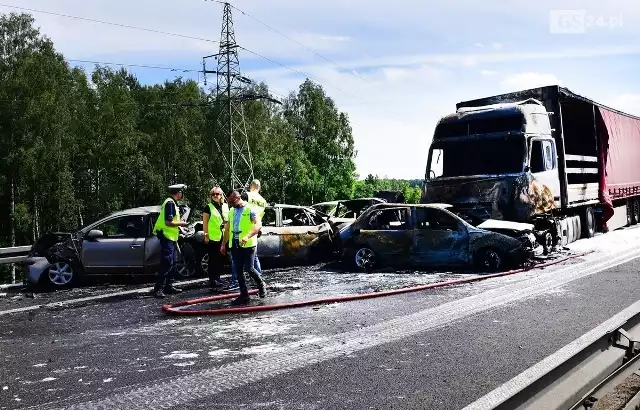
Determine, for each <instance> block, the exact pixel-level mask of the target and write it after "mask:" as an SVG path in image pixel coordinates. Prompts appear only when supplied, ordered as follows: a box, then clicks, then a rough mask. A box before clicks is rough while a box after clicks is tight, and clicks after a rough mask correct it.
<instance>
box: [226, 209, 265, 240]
mask: <svg viewBox="0 0 640 410" xmlns="http://www.w3.org/2000/svg"><path fill="white" fill-rule="evenodd" d="M251 211H252V209H251V207H250V206H245V207H244V209H243V210H242V214H241V215H240V223H239V224H238V225H239V226H238V228H239V229H240V233H239V234H238V239H242V238H244V237H245V236H247V235H249V232H251V229H253V222H252V221H251ZM254 212H255V211H254ZM235 216H236V213H235V209H234V210H231V211H230V212H229V248H231V247H233V237H234V236H235V235H234V232H233V229H234V222H233V220H234V219H235ZM253 246H258V237H257V236H255V235H254V236H252V237H251V238H249V240H248V241H247V243H245V244H244V246H243V248H251V247H253Z"/></svg>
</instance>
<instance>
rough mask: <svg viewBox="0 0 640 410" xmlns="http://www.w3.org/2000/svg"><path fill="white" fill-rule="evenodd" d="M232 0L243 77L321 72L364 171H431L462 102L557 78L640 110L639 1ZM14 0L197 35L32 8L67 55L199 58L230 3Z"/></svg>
mask: <svg viewBox="0 0 640 410" xmlns="http://www.w3.org/2000/svg"><path fill="white" fill-rule="evenodd" d="M230 3H231V4H232V5H233V6H235V7H236V8H237V9H233V11H232V12H233V19H234V29H235V36H236V41H237V43H238V44H239V45H240V46H242V47H244V48H246V49H248V50H251V51H252V52H254V53H257V54H259V55H260V56H262V57H259V56H257V55H255V54H252V53H249V52H247V51H244V50H240V51H239V58H240V69H241V71H242V73H243V75H246V76H248V77H250V78H252V79H254V80H255V81H258V82H260V81H263V82H265V83H266V84H268V85H269V87H270V89H271V90H272V91H273V92H274V93H275V94H276V97H278V95H287V94H288V93H289V92H290V91H295V90H296V89H297V87H298V86H299V85H300V84H301V83H302V81H304V78H305V76H306V77H309V78H311V79H312V80H314V81H316V82H318V83H320V84H321V85H322V86H323V88H324V90H325V92H326V93H327V95H328V96H329V97H331V98H332V99H333V100H334V101H335V102H336V104H337V106H338V108H339V109H340V110H341V111H343V112H345V113H347V114H348V116H349V119H350V122H351V125H352V128H353V135H354V139H355V144H356V150H357V157H356V160H355V161H356V166H357V171H358V173H359V174H360V176H361V177H362V178H364V177H365V176H366V175H368V174H374V175H378V176H379V177H388V178H406V179H414V178H423V177H424V173H425V167H426V162H427V155H428V150H429V144H430V142H431V138H432V135H433V130H434V127H435V125H436V123H437V121H438V119H439V118H440V117H442V116H444V115H446V114H449V113H452V112H454V111H455V104H456V103H457V102H460V101H465V100H471V99H475V98H480V97H485V96H490V95H495V94H501V93H505V92H510V91H517V90H520V89H526V88H531V87H537V86H544V85H556V84H557V85H561V86H564V87H567V88H569V89H570V90H572V91H574V92H576V93H578V94H581V95H583V96H586V97H589V98H591V99H594V100H596V101H598V102H600V103H603V104H605V105H609V106H611V107H613V108H616V109H619V110H622V111H625V112H629V113H634V114H637V115H640V79H639V78H640V76H638V73H639V72H640V4H638V3H637V2H635V1H633V0H626V1H623V0H608V1H606V2H602V1H597V0H574V1H569V0H537V1H525V0H485V1H477V0H449V1H448V2H446V4H445V2H436V1H433V2H432V1H426V0H394V1H381V0H340V1H338V0H322V1H313V0H235V1H230ZM8 6H18V7H26V8H32V9H37V10H41V11H49V12H55V13H60V14H67V15H74V16H81V17H86V18H90V19H97V20H103V21H109V22H116V23H119V24H123V25H133V26H138V27H144V28H149V29H154V30H161V31H169V32H173V33H178V34H183V35H186V36H191V37H199V38H202V39H204V40H194V39H188V38H182V37H176V36H168V35H164V34H159V33H153V32H148V31H140V30H133V29H128V28H124V27H114V26H110V25H104V24H99V23H93V22H87V21H80V20H75V19H70V18H65V17H61V16H53V15H48V14H43V13H38V12H32V14H33V16H34V18H35V19H36V25H37V26H39V27H40V29H41V31H42V33H44V34H45V35H47V36H48V37H50V38H51V39H52V40H53V41H54V43H55V45H56V48H57V49H58V51H60V52H62V53H63V54H64V55H65V57H66V58H68V59H74V60H90V61H105V62H116V63H125V64H146V65H154V66H170V67H178V68H185V69H192V70H199V69H201V68H202V57H203V56H205V55H210V54H214V53H216V52H217V51H218V50H217V44H216V43H215V42H212V41H205V40H214V41H217V40H219V38H220V30H221V23H222V8H223V7H222V5H221V4H220V3H219V2H216V1H211V0H209V1H205V0H135V1H131V0H129V1H124V0H89V1H84V2H80V1H78V0H3V3H1V4H0V11H2V12H10V11H24V10H19V9H15V8H12V7H8ZM238 9H239V10H241V11H242V12H244V13H241V12H240V11H239V10H238ZM287 37H288V38H287ZM291 39H293V40H295V41H292V40H291ZM300 44H302V45H300ZM264 57H266V58H264ZM71 63H72V64H74V65H82V66H85V67H87V68H88V69H91V68H92V65H91V64H86V63H77V62H71ZM277 63H279V64H277ZM128 69H129V70H130V71H131V72H132V73H134V74H135V75H136V76H137V77H138V79H139V80H140V81H141V82H143V83H154V82H162V81H164V80H165V79H170V80H171V79H173V78H174V77H175V76H178V75H180V76H183V77H184V78H193V79H195V80H198V81H202V80H203V78H202V74H198V73H195V72H188V73H182V72H173V71H166V70H151V69H144V68H136V67H131V66H129V67H128ZM208 80H209V81H210V82H211V81H212V80H213V81H214V82H215V79H214V78H212V77H209V78H208ZM210 84H211V83H209V85H210ZM203 86H204V84H203ZM254 155H259V153H254Z"/></svg>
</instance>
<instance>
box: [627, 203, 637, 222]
mask: <svg viewBox="0 0 640 410" xmlns="http://www.w3.org/2000/svg"><path fill="white" fill-rule="evenodd" d="M633 203H634V200H633V199H628V200H627V226H632V225H635V224H636V220H635V215H634V214H633Z"/></svg>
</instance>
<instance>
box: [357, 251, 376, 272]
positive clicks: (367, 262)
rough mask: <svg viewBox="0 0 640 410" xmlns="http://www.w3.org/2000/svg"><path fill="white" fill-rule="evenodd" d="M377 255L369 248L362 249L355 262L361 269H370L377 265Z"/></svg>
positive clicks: (358, 252)
mask: <svg viewBox="0 0 640 410" xmlns="http://www.w3.org/2000/svg"><path fill="white" fill-rule="evenodd" d="M375 261H376V255H375V253H373V251H372V250H371V249H369V248H360V249H358V251H357V252H356V255H355V262H356V266H357V267H358V268H359V269H370V268H372V267H373V265H375Z"/></svg>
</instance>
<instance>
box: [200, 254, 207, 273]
mask: <svg viewBox="0 0 640 410" xmlns="http://www.w3.org/2000/svg"><path fill="white" fill-rule="evenodd" d="M200 268H202V271H203V272H205V273H206V272H209V255H208V254H206V253H205V254H204V256H203V257H202V259H201V260H200Z"/></svg>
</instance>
